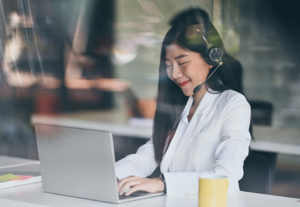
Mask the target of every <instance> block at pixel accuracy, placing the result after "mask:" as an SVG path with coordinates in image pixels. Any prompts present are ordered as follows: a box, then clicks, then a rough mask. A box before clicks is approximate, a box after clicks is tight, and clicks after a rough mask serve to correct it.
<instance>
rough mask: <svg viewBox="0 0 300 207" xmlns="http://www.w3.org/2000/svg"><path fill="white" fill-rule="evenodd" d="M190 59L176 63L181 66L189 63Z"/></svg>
mask: <svg viewBox="0 0 300 207" xmlns="http://www.w3.org/2000/svg"><path fill="white" fill-rule="evenodd" d="M189 62H190V61H185V62H181V63H178V65H180V66H182V65H185V64H187V63H189Z"/></svg>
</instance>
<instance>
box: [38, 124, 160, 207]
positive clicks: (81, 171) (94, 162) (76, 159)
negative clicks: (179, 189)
mask: <svg viewBox="0 0 300 207" xmlns="http://www.w3.org/2000/svg"><path fill="white" fill-rule="evenodd" d="M35 131H36V137H37V146H38V153H39V158H40V165H41V172H42V183H43V189H44V191H45V192H49V193H56V194H62V195H69V196H75V197H81V198H87V199H93V200H99V201H106V202H112V203H120V202H124V201H132V200H136V199H141V198H147V197H152V196H157V195H162V193H156V194H151V193H145V192H137V193H136V194H134V195H132V196H127V197H126V196H122V197H119V194H118V187H117V180H116V175H115V168H114V163H115V153H114V147H113V137H112V134H111V133H110V132H107V131H101V130H95V129H84V128H78V127H71V126H58V125H54V124H45V123H40V124H39V123H35Z"/></svg>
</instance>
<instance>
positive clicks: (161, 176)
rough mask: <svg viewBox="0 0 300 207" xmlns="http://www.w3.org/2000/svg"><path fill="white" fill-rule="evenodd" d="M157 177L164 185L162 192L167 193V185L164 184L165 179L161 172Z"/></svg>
mask: <svg viewBox="0 0 300 207" xmlns="http://www.w3.org/2000/svg"><path fill="white" fill-rule="evenodd" d="M159 179H160V180H161V181H162V182H163V184H164V187H163V192H164V194H167V185H166V179H165V176H164V174H163V173H161V174H160V176H159Z"/></svg>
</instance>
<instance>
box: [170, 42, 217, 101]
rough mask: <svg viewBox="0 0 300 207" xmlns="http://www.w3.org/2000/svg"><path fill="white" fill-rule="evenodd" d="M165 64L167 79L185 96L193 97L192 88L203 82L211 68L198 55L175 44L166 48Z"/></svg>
mask: <svg viewBox="0 0 300 207" xmlns="http://www.w3.org/2000/svg"><path fill="white" fill-rule="evenodd" d="M165 63H166V70H167V74H168V77H169V78H170V79H171V80H172V81H174V82H175V83H176V84H177V85H178V86H179V87H180V88H181V90H182V92H183V93H184V95H186V96H192V95H193V90H194V88H195V87H196V86H197V85H199V84H201V83H203V82H204V81H205V79H206V77H207V75H208V72H209V70H210V69H211V68H212V65H209V64H208V63H206V62H205V60H204V58H203V57H202V56H201V55H200V54H199V53H197V52H193V51H191V50H187V49H183V48H182V47H180V46H178V45H177V44H171V45H169V46H167V47H166V57H165Z"/></svg>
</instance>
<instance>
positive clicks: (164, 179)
mask: <svg viewBox="0 0 300 207" xmlns="http://www.w3.org/2000/svg"><path fill="white" fill-rule="evenodd" d="M223 54H225V55H223ZM228 62H229V61H228V59H227V56H226V52H225V49H224V46H223V43H222V40H221V38H220V36H219V34H218V32H217V31H216V29H215V28H214V26H213V25H212V24H211V22H210V21H209V19H208V18H207V17H201V16H198V17H197V18H194V21H192V22H191V21H189V22H181V23H179V24H176V25H173V26H172V27H171V29H170V30H169V31H168V32H167V34H166V36H165V38H164V40H163V43H162V50H161V60H160V68H159V85H158V98H157V108H156V112H155V117H154V128H153V137H152V140H150V141H148V142H147V143H146V144H145V145H143V146H141V147H140V148H139V149H138V151H137V153H136V154H133V155H129V156H127V157H125V158H124V159H122V160H120V161H118V162H117V163H116V174H117V177H118V179H119V184H118V185H119V193H120V194H125V195H130V194H132V193H133V192H135V191H147V192H162V191H164V192H166V193H167V194H176V195H178V194H196V193H197V190H198V177H199V176H201V175H204V174H213V175H222V176H226V177H228V179H229V191H230V192H232V191H238V190H239V186H238V181H239V180H240V179H241V178H242V176H243V163H244V159H245V158H246V156H247V155H248V148H249V144H250V140H251V135H250V133H249V125H250V106H249V103H248V102H247V100H246V98H245V97H244V95H242V94H241V93H240V92H239V87H238V84H236V81H235V77H234V74H233V72H232V69H231V67H229V66H230V63H228ZM157 166H160V170H161V175H162V176H161V177H160V178H146V177H147V176H149V175H151V174H152V173H153V171H154V170H155V169H156V167H157Z"/></svg>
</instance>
